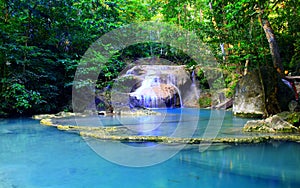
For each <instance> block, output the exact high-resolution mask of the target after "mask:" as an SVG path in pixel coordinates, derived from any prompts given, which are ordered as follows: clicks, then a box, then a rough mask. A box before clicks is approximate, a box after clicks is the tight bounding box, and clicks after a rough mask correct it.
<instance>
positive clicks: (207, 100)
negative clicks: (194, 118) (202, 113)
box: [199, 96, 212, 108]
mask: <svg viewBox="0 0 300 188" xmlns="http://www.w3.org/2000/svg"><path fill="white" fill-rule="evenodd" d="M211 102H212V101H211V97H210V96H204V97H201V98H199V106H200V108H206V107H210V106H211Z"/></svg>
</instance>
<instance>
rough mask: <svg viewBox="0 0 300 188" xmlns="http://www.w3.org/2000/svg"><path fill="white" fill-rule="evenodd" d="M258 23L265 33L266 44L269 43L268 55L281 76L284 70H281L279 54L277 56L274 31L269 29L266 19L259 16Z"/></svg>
mask: <svg viewBox="0 0 300 188" xmlns="http://www.w3.org/2000/svg"><path fill="white" fill-rule="evenodd" d="M259 21H260V23H261V25H262V27H263V29H264V31H265V34H266V37H267V39H268V42H269V47H270V53H271V56H272V60H273V65H274V67H275V68H276V70H277V71H278V72H279V73H280V74H281V75H283V74H284V69H283V66H282V62H281V58H280V54H279V47H278V44H277V42H276V38H275V34H274V31H273V29H272V27H271V24H270V22H269V20H268V19H264V18H262V17H261V15H260V16H259Z"/></svg>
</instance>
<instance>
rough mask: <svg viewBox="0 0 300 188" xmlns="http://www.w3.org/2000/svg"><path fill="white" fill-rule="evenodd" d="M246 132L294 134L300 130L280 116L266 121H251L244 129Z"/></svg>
mask: <svg viewBox="0 0 300 188" xmlns="http://www.w3.org/2000/svg"><path fill="white" fill-rule="evenodd" d="M243 131H244V132H262V133H285V132H287V133H292V132H298V131H299V129H298V128H297V127H295V126H293V125H292V124H290V123H289V122H287V121H285V120H284V119H283V118H281V117H280V116H278V115H274V116H271V117H269V118H267V119H264V120H250V121H248V122H247V123H246V124H245V126H244V127H243Z"/></svg>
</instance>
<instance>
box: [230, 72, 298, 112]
mask: <svg viewBox="0 0 300 188" xmlns="http://www.w3.org/2000/svg"><path fill="white" fill-rule="evenodd" d="M294 99H295V93H294V91H293V90H292V89H291V88H289V87H288V86H287V85H286V84H284V83H283V81H282V80H281V77H280V75H279V74H278V73H277V71H276V70H275V69H274V68H271V67H263V68H260V69H256V70H253V71H252V72H249V73H248V74H247V75H246V76H244V77H243V78H242V79H241V80H240V81H239V83H238V84H237V87H236V89H235V95H234V102H233V109H232V110H233V113H234V114H235V115H237V116H246V117H263V116H265V117H267V116H270V115H272V114H277V113H280V112H282V111H287V110H289V103H290V101H292V100H294Z"/></svg>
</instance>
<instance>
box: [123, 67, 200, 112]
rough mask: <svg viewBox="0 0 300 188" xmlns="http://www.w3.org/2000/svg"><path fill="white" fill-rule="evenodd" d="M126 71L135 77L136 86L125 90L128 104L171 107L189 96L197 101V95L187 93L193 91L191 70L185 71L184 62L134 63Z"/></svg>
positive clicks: (133, 105) (193, 78) (178, 105)
mask: <svg viewBox="0 0 300 188" xmlns="http://www.w3.org/2000/svg"><path fill="white" fill-rule="evenodd" d="M128 74H132V75H133V76H134V77H135V78H136V80H138V84H136V85H138V86H139V87H137V88H136V87H135V86H136V85H135V86H134V87H133V88H132V90H131V92H130V93H129V105H130V106H131V107H132V108H134V107H145V108H174V107H183V102H184V101H185V102H186V101H188V100H190V99H192V100H193V101H196V102H197V96H194V95H195V94H194V93H193V94H192V93H190V90H191V91H196V90H195V89H194V87H196V85H197V84H195V83H196V81H195V71H193V72H192V73H191V75H189V74H187V72H186V70H185V67H184V66H166V65H155V66H153V65H138V66H135V67H133V68H131V69H130V70H128V71H127V72H126V75H128ZM191 79H192V81H191ZM191 86H192V87H191ZM181 90H183V91H181ZM182 94H183V95H182Z"/></svg>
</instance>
